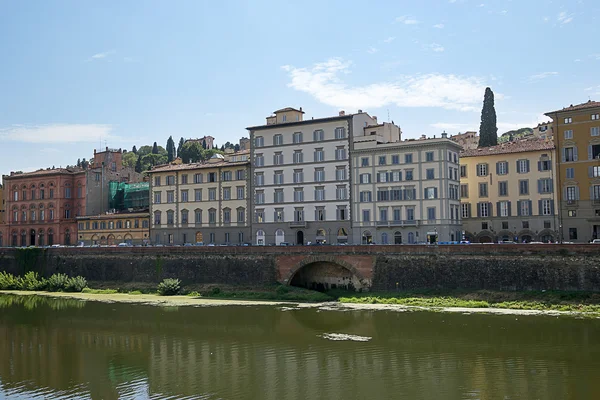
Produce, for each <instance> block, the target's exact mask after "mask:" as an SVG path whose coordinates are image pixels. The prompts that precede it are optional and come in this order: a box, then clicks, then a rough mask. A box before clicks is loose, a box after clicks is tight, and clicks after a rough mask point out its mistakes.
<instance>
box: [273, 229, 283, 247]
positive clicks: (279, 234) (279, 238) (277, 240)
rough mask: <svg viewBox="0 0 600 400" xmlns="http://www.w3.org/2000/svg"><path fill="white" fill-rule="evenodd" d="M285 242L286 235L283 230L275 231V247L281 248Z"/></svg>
mask: <svg viewBox="0 0 600 400" xmlns="http://www.w3.org/2000/svg"><path fill="white" fill-rule="evenodd" d="M283 242H285V233H284V232H283V229H277V230H276V231H275V245H276V246H279V245H280V244H281V243H283Z"/></svg>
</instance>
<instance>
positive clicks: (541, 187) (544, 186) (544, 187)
mask: <svg viewBox="0 0 600 400" xmlns="http://www.w3.org/2000/svg"><path fill="white" fill-rule="evenodd" d="M552 191H553V190H552V179H550V178H545V179H540V180H538V193H552Z"/></svg>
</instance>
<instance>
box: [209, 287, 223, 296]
mask: <svg viewBox="0 0 600 400" xmlns="http://www.w3.org/2000/svg"><path fill="white" fill-rule="evenodd" d="M220 294H221V288H219V287H214V288H212V290H211V291H210V295H211V296H218V295H220Z"/></svg>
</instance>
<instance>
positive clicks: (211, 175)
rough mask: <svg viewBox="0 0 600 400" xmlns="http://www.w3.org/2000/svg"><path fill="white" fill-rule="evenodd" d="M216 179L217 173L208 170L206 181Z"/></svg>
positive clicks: (214, 180)
mask: <svg viewBox="0 0 600 400" xmlns="http://www.w3.org/2000/svg"><path fill="white" fill-rule="evenodd" d="M216 181H217V173H216V172H209V173H208V182H216Z"/></svg>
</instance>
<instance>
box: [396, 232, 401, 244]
mask: <svg viewBox="0 0 600 400" xmlns="http://www.w3.org/2000/svg"><path fill="white" fill-rule="evenodd" d="M394 244H402V232H398V231H396V232H394Z"/></svg>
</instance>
